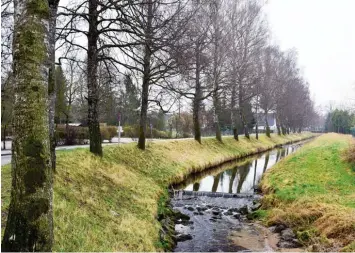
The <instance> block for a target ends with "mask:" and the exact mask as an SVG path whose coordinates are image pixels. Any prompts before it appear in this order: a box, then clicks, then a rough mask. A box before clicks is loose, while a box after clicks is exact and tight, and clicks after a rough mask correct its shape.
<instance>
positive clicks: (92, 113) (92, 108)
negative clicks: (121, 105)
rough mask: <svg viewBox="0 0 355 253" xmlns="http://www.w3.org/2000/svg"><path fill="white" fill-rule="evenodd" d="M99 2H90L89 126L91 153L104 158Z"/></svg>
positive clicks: (88, 61)
mask: <svg viewBox="0 0 355 253" xmlns="http://www.w3.org/2000/svg"><path fill="white" fill-rule="evenodd" d="M97 9H98V0H89V33H88V51H87V52H88V54H87V79H88V80H87V87H88V126H89V139H90V152H91V153H93V154H95V155H98V156H102V145H101V133H100V123H99V115H98V102H99V94H98V92H99V90H98V82H97V62H98V50H97V43H98V39H99V34H98V30H97V26H98V10H97Z"/></svg>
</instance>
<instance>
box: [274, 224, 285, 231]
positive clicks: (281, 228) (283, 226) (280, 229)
mask: <svg viewBox="0 0 355 253" xmlns="http://www.w3.org/2000/svg"><path fill="white" fill-rule="evenodd" d="M286 228H287V227H286V226H285V225H284V224H278V225H276V226H275V230H274V232H275V233H281V231H282V230H284V229H286Z"/></svg>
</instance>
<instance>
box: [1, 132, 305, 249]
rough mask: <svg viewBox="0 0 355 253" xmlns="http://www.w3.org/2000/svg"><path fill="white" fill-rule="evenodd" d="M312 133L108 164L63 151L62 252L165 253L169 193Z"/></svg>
mask: <svg viewBox="0 0 355 253" xmlns="http://www.w3.org/2000/svg"><path fill="white" fill-rule="evenodd" d="M306 137H310V134H307V133H305V134H302V135H300V134H295V135H289V136H277V135H273V136H272V138H267V137H266V136H264V135H261V136H260V139H259V140H256V139H255V138H252V139H251V140H247V139H245V138H241V140H240V141H239V142H236V141H235V140H234V139H233V138H232V137H226V138H224V139H223V143H219V142H218V141H216V140H215V139H214V138H204V139H203V140H202V144H198V143H197V142H196V141H194V140H191V139H190V140H166V141H160V142H154V143H149V145H148V148H147V150H146V151H141V150H139V149H138V148H137V147H136V144H135V143H132V144H126V145H121V146H106V147H104V156H103V158H98V157H95V156H94V155H92V154H90V153H89V151H88V150H87V149H77V150H72V151H71V152H58V155H57V172H56V175H55V180H54V236H55V244H54V250H55V251H160V250H162V249H163V247H164V242H160V239H159V230H160V227H161V226H160V223H159V222H158V221H157V217H158V215H159V214H160V213H162V212H164V205H163V204H162V203H163V202H164V199H165V198H166V197H165V195H166V188H167V187H168V186H169V185H170V184H172V183H178V182H181V181H182V180H183V179H184V178H186V176H187V175H188V174H190V173H192V172H197V171H202V170H204V169H206V168H208V167H210V166H213V165H218V164H220V163H222V162H224V161H227V160H231V159H234V158H238V157H242V156H245V155H248V154H252V153H255V152H260V151H262V150H266V149H270V148H272V147H274V146H275V145H279V144H283V143H286V142H290V141H296V140H301V139H303V138H306ZM1 174H2V186H1V187H2V196H1V198H2V207H1V208H2V224H3V226H4V224H5V220H6V214H7V209H8V205H9V197H10V188H11V187H10V184H11V183H10V181H11V170H10V166H4V167H2V172H1Z"/></svg>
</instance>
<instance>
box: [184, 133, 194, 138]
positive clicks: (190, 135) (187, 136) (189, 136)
mask: <svg viewBox="0 0 355 253" xmlns="http://www.w3.org/2000/svg"><path fill="white" fill-rule="evenodd" d="M182 137H183V138H191V137H192V134H190V133H185V132H184V133H183V134H182Z"/></svg>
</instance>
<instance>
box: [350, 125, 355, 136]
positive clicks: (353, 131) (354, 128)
mask: <svg viewBox="0 0 355 253" xmlns="http://www.w3.org/2000/svg"><path fill="white" fill-rule="evenodd" d="M350 133H351V135H352V136H354V137H355V127H352V128H350Z"/></svg>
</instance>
